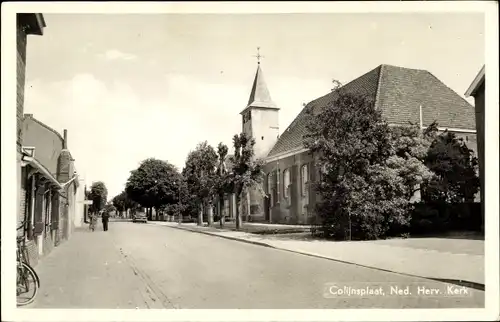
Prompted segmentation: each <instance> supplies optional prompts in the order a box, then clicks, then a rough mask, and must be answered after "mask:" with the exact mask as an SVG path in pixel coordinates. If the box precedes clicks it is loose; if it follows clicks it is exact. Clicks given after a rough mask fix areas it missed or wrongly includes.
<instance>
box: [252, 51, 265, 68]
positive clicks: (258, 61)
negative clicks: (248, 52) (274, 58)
mask: <svg viewBox="0 0 500 322" xmlns="http://www.w3.org/2000/svg"><path fill="white" fill-rule="evenodd" d="M254 57H257V64H259V65H260V59H261V58H264V56H262V55H261V54H260V47H257V55H254Z"/></svg>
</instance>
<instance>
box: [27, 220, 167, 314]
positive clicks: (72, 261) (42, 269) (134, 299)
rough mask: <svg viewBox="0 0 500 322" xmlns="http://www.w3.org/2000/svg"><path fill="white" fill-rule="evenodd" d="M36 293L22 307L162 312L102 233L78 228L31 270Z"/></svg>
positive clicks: (129, 263) (152, 295)
mask: <svg viewBox="0 0 500 322" xmlns="http://www.w3.org/2000/svg"><path fill="white" fill-rule="evenodd" d="M35 270H36V271H37V273H38V274H39V276H40V280H41V287H40V293H39V294H38V296H37V298H36V300H35V301H34V303H33V304H31V305H30V306H28V307H27V308H54V307H56V308H86V309H99V308H119V309H133V308H139V309H141V308H164V307H165V306H164V304H163V303H162V301H160V300H158V299H157V297H156V296H155V292H154V291H153V290H152V288H151V287H150V286H149V285H148V283H147V281H146V280H144V278H143V277H142V276H141V274H140V273H138V271H137V269H136V268H135V267H134V265H133V264H132V263H131V261H130V260H129V259H127V257H126V256H124V255H123V254H121V253H120V251H119V250H118V249H117V248H116V246H115V245H114V243H113V241H112V238H111V236H110V235H109V234H108V233H107V232H104V231H102V229H101V227H98V229H97V230H96V231H95V232H90V231H87V230H81V231H77V232H75V234H74V235H73V236H72V238H71V239H70V240H69V241H67V242H65V243H63V244H61V245H60V246H59V247H56V248H55V249H54V250H53V252H51V253H50V254H49V255H47V257H45V258H43V259H42V260H41V261H40V263H39V264H38V265H37V266H36V267H35Z"/></svg>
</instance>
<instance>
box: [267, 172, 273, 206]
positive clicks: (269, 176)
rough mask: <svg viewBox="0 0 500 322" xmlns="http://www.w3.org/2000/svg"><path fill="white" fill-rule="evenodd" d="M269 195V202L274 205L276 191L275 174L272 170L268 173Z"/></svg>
mask: <svg viewBox="0 0 500 322" xmlns="http://www.w3.org/2000/svg"><path fill="white" fill-rule="evenodd" d="M267 195H268V196H269V204H270V205H271V206H274V205H273V200H274V197H273V195H274V191H273V174H272V172H270V173H268V174H267Z"/></svg>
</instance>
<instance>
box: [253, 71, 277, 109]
mask: <svg viewBox="0 0 500 322" xmlns="http://www.w3.org/2000/svg"><path fill="white" fill-rule="evenodd" d="M248 107H264V108H276V109H277V108H278V107H277V106H276V104H275V103H274V102H273V100H272V99H271V95H270V94H269V90H268V89H267V85H266V82H265V81H264V76H263V75H262V69H261V68H260V62H259V63H258V64H257V72H256V73H255V79H254V81H253V86H252V91H251V92H250V98H249V99H248V105H247V108H248Z"/></svg>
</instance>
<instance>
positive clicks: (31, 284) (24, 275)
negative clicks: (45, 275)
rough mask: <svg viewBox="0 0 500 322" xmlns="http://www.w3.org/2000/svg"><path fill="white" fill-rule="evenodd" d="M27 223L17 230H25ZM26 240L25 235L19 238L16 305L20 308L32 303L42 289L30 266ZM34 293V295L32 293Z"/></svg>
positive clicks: (36, 275)
mask: <svg viewBox="0 0 500 322" xmlns="http://www.w3.org/2000/svg"><path fill="white" fill-rule="evenodd" d="M25 224H26V222H23V223H22V224H21V226H19V227H18V228H17V230H20V229H21V228H24V225H25ZM25 253H26V239H25V234H24V233H23V236H18V237H17V252H16V259H17V265H16V266H17V279H16V282H17V288H16V296H17V297H16V303H17V305H18V306H24V305H28V304H30V303H32V302H33V301H34V300H35V297H36V295H37V294H38V289H39V288H40V278H39V277H38V274H37V273H36V272H35V270H34V269H33V268H32V267H31V266H30V265H29V263H28V260H27V258H28V257H27V256H26V254H25ZM30 291H32V294H31V292H30Z"/></svg>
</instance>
